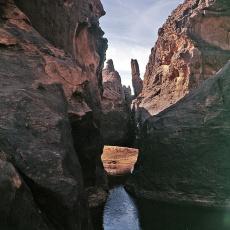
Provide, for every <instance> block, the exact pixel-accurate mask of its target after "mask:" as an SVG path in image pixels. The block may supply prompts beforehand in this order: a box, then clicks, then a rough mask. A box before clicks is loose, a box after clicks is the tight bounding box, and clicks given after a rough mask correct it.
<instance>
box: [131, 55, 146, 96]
mask: <svg viewBox="0 0 230 230" xmlns="http://www.w3.org/2000/svg"><path fill="white" fill-rule="evenodd" d="M131 70H132V83H133V89H134V95H135V97H137V96H138V95H139V94H140V93H141V91H142V89H143V81H142V79H141V77H140V69H139V64H138V62H137V60H134V59H132V60H131Z"/></svg>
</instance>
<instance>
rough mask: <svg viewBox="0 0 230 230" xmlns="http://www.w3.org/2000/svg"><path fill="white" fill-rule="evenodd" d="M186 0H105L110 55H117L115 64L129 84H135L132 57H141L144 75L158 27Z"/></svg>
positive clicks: (108, 56) (123, 79)
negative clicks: (131, 67) (132, 76)
mask: <svg viewBox="0 0 230 230" xmlns="http://www.w3.org/2000/svg"><path fill="white" fill-rule="evenodd" d="M182 2H183V0H164V1H162V0H125V1H124V0H102V3H103V5H104V8H105V11H106V12H107V14H106V16H104V17H103V18H102V19H101V21H100V22H101V27H102V29H103V30H104V31H105V37H107V38H108V40H109V49H108V51H107V59H110V58H111V59H113V60H114V64H115V68H116V69H117V71H118V72H119V73H120V75H121V77H122V82H123V84H125V85H131V69H130V60H131V58H135V59H138V62H139V65H140V70H141V75H142V76H143V75H144V72H145V67H146V65H147V63H148V58H149V55H150V52H151V48H152V47H153V46H154V43H155V41H156V39H157V31H158V29H159V28H160V27H161V26H162V25H163V23H164V22H165V20H166V19H167V17H168V16H169V15H170V13H171V11H172V10H173V9H174V8H176V6H177V5H179V4H180V3H182Z"/></svg>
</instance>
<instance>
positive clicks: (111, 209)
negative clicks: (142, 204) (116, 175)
mask: <svg viewBox="0 0 230 230" xmlns="http://www.w3.org/2000/svg"><path fill="white" fill-rule="evenodd" d="M104 230H141V228H140V224H139V215H138V208H137V206H136V204H135V201H134V200H133V199H132V197H131V196H130V195H129V194H128V193H127V192H126V191H125V189H124V187H123V186H117V187H114V188H113V189H111V190H110V194H109V197H108V200H107V202H106V205H105V210H104Z"/></svg>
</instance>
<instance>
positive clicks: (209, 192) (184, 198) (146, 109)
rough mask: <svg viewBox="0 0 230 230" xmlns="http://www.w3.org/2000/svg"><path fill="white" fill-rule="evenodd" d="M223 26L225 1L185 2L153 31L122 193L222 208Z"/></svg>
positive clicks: (228, 6)
mask: <svg viewBox="0 0 230 230" xmlns="http://www.w3.org/2000/svg"><path fill="white" fill-rule="evenodd" d="M229 26H230V2H229V1H221V0H216V1H211V0H210V1H202V0H201V1H195V0H193V1H192V0H187V1H185V3H184V4H182V5H180V6H179V7H178V8H177V9H176V10H175V11H173V13H172V15H171V16H170V17H169V18H168V20H167V22H166V24H164V26H163V27H162V28H161V29H160V30H159V39H158V41H157V43H156V46H155V47H154V49H153V50H152V54H151V56H150V61H149V63H148V65H147V71H146V74H145V79H144V87H143V91H142V93H141V95H140V96H139V97H138V98H137V99H136V100H135V101H134V105H135V106H136V107H135V109H136V111H135V112H136V118H137V121H138V122H139V123H138V124H137V125H139V136H138V137H139V138H140V139H139V141H138V142H139V147H140V157H139V159H138V163H137V166H136V168H135V171H134V175H133V177H132V178H131V179H130V180H129V182H128V185H127V188H128V189H129V191H131V192H133V193H135V194H136V195H138V196H142V197H145V198H149V199H153V200H156V201H162V202H171V203H175V204H183V205H188V204H192V205H198V206H208V207H215V208H216V207H218V208H226V207H227V208H229V196H228V194H229V192H230V184H229V183H228V182H227V181H228V177H229V167H228V163H227V162H228V161H229V148H230V146H229V141H228V139H229V131H228V130H229V125H230V119H229V112H230V111H229V109H230V104H229V103H230V100H229V99H230V98H229V95H228V92H229V87H230V63H229V61H228V60H229V59H230V46H229V44H230V43H229V39H228V38H229V37H228V35H229ZM226 63H227V64H226ZM225 64H226V65H225ZM220 69H222V70H221V71H219V70H220ZM138 119H139V120H138Z"/></svg>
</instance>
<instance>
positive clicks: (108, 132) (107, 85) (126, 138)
mask: <svg viewBox="0 0 230 230" xmlns="http://www.w3.org/2000/svg"><path fill="white" fill-rule="evenodd" d="M102 76H103V88H104V92H103V96H102V117H101V133H102V136H103V139H104V144H105V145H118V146H123V145H124V146H127V145H129V144H130V142H131V138H130V137H131V135H130V126H131V117H130V102H131V101H130V98H129V96H128V95H127V92H126V95H125V92H124V88H123V87H122V84H121V77H120V75H119V73H118V72H117V71H116V70H115V68H114V65H113V61H112V60H108V61H107V66H106V68H105V69H104V70H103V73H102Z"/></svg>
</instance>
